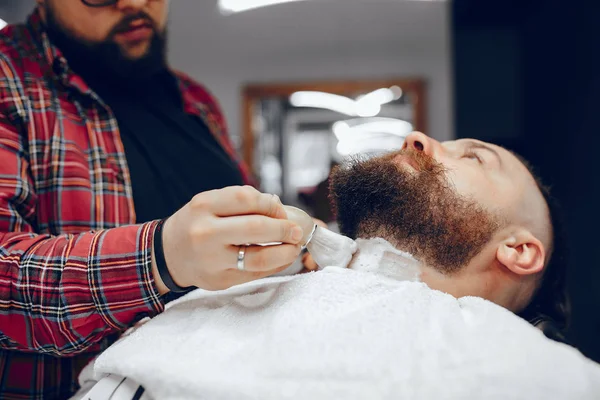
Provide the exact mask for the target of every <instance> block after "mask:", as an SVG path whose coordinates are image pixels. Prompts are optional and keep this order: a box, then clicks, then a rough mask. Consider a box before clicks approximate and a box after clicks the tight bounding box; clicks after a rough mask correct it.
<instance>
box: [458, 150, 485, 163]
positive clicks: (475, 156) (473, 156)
mask: <svg viewBox="0 0 600 400" xmlns="http://www.w3.org/2000/svg"><path fill="white" fill-rule="evenodd" d="M462 158H469V159H472V160H477V162H478V163H479V164H483V161H482V160H481V157H480V156H479V155H478V154H477V153H476V152H474V151H473V150H467V151H466V152H465V153H464V154H463V156H462Z"/></svg>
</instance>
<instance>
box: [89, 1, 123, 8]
mask: <svg viewBox="0 0 600 400" xmlns="http://www.w3.org/2000/svg"><path fill="white" fill-rule="evenodd" d="M118 1H119V0H81V2H82V3H83V4H85V5H86V6H88V7H106V6H112V5H113V4H117V2H118Z"/></svg>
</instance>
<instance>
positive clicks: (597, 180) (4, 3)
mask: <svg viewBox="0 0 600 400" xmlns="http://www.w3.org/2000/svg"><path fill="white" fill-rule="evenodd" d="M219 3H220V4H219ZM269 3H276V1H274V0H270V1H269V0H263V1H260V0H222V1H221V2H218V1H217V0H173V1H172V2H171V4H172V6H171V7H172V11H171V16H170V28H169V41H170V43H171V44H170V48H169V58H170V60H171V63H172V65H173V66H174V67H176V68H178V69H180V70H182V71H184V72H186V73H188V74H189V75H191V76H192V77H194V78H195V79H197V80H198V81H200V82H201V83H203V84H204V85H206V86H207V87H208V88H209V89H210V90H211V91H212V92H213V93H214V94H215V96H216V97H217V98H218V100H219V101H220V103H221V105H222V107H223V110H224V113H225V116H226V118H227V121H228V124H229V128H230V131H231V134H232V137H233V138H234V140H235V143H236V145H237V146H238V148H239V150H240V152H241V153H242V154H243V156H244V158H245V159H246V160H247V161H248V162H249V163H250V164H251V166H252V169H253V171H254V173H255V174H256V176H257V177H258V178H259V179H260V183H261V188H262V189H263V190H265V191H268V192H272V193H278V194H279V195H281V196H282V197H283V198H284V199H285V201H286V202H287V203H289V204H296V205H300V206H302V207H304V208H307V209H309V210H311V211H312V212H313V213H314V214H315V215H316V216H317V217H320V218H321V219H324V220H326V221H329V220H330V219H331V218H332V216H331V212H330V210H329V208H328V206H327V202H326V200H325V199H326V197H327V177H328V175H329V172H330V170H331V167H332V166H334V165H335V164H336V163H337V162H339V160H340V159H341V158H342V157H345V156H348V155H361V154H377V153H378V152H380V151H382V150H384V149H390V148H395V147H400V146H401V145H402V142H403V137H404V136H405V135H406V134H407V133H408V132H410V131H411V130H412V129H418V130H422V131H424V132H426V133H427V134H428V135H430V136H432V137H434V138H436V139H438V140H450V139H453V138H462V137H471V138H477V139H481V140H484V141H490V142H493V143H496V144H499V145H502V146H505V147H507V148H509V149H513V150H516V151H517V152H519V153H520V154H522V155H523V156H524V157H525V158H527V159H529V160H530V161H531V162H532V163H533V164H534V165H535V166H537V167H538V169H539V171H540V174H541V175H542V177H543V178H544V179H545V181H546V182H549V183H551V184H552V186H553V188H554V193H555V195H556V196H557V197H559V199H560V200H561V202H562V204H563V207H564V209H565V216H566V220H567V231H568V241H569V244H570V246H571V250H572V251H571V252H572V254H571V257H570V264H569V268H570V269H569V271H570V272H569V280H570V281H569V283H570V290H571V297H572V301H573V323H572V327H571V330H570V335H571V339H572V340H573V341H574V342H575V344H576V345H577V346H578V347H579V348H580V349H581V351H582V352H583V353H585V354H586V355H587V356H589V357H591V358H593V359H595V360H597V361H600V310H599V308H600V261H599V259H598V256H597V255H596V248H597V247H598V243H597V242H598V240H599V239H600V235H599V234H598V228H599V227H600V221H599V215H600V213H599V212H598V208H599V204H600V177H599V176H598V173H599V172H600V170H599V169H598V168H597V166H596V164H597V162H596V155H597V151H598V148H599V144H600V143H599V142H600V140H599V136H600V135H599V134H598V131H599V130H600V112H598V111H597V108H598V107H600V52H599V51H598V48H600V24H598V23H597V21H598V17H599V16H600V3H599V2H592V1H587V2H583V1H579V0H573V1H569V2H567V1H566V0H454V1H451V0H447V1H444V0H309V1H290V0H287V1H280V2H278V3H284V4H271V5H270V6H264V7H259V8H254V9H250V10H248V8H252V6H258V5H268V4H269ZM33 5H34V0H0V18H2V19H3V20H4V21H6V22H8V23H13V22H18V21H22V20H24V19H25V18H26V16H27V15H28V13H29V12H30V11H31V10H32V8H33ZM349 138H351V140H349ZM340 139H342V140H340Z"/></svg>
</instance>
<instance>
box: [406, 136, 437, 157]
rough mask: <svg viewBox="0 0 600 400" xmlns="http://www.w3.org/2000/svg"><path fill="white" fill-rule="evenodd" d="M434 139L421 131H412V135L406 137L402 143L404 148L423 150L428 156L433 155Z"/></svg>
mask: <svg viewBox="0 0 600 400" xmlns="http://www.w3.org/2000/svg"><path fill="white" fill-rule="evenodd" d="M432 141H433V139H431V138H428V137H427V136H426V135H424V134H423V133H421V132H412V133H411V134H410V135H408V136H407V137H406V139H405V140H404V144H403V145H402V148H403V149H412V150H415V151H422V152H423V153H425V154H427V155H428V156H433V154H432V153H433V147H434V145H433V143H432Z"/></svg>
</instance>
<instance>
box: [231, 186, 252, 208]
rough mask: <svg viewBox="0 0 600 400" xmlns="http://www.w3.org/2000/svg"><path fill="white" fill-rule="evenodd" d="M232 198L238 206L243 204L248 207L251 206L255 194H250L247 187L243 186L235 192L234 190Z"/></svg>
mask: <svg viewBox="0 0 600 400" xmlns="http://www.w3.org/2000/svg"><path fill="white" fill-rule="evenodd" d="M233 197H234V198H235V201H237V202H238V203H240V204H244V205H249V204H251V202H252V200H253V198H254V197H255V194H254V193H252V191H251V190H249V188H248V187H246V186H243V187H240V188H237V190H235V192H234V194H233Z"/></svg>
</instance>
